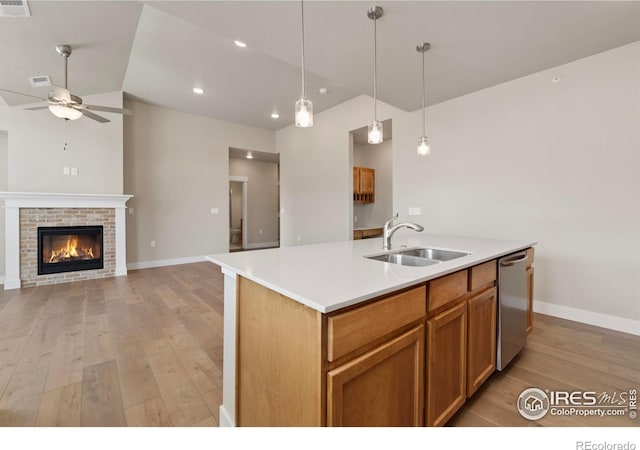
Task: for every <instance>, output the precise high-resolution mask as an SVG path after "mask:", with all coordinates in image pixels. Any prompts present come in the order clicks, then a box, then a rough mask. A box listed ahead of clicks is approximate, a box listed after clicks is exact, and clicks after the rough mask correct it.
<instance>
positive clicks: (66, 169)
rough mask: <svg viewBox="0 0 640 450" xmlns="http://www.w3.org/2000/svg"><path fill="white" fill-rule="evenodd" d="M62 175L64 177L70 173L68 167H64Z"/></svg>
mask: <svg viewBox="0 0 640 450" xmlns="http://www.w3.org/2000/svg"><path fill="white" fill-rule="evenodd" d="M62 173H63V174H65V175H69V174H70V173H71V169H69V168H68V167H65V168H63V169H62Z"/></svg>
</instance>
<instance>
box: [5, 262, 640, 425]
mask: <svg viewBox="0 0 640 450" xmlns="http://www.w3.org/2000/svg"><path fill="white" fill-rule="evenodd" d="M222 283H223V282H222V275H221V273H220V270H219V268H218V267H217V266H215V265H213V264H211V263H207V262H203V263H196V264H188V265H183V266H173V267H162V268H156V269H147V270H137V271H131V272H130V273H129V276H127V277H119V278H111V279H107V280H95V281H84V282H77V283H71V284H61V285H52V286H43V287H37V288H28V289H20V290H13V291H0V425H1V426H216V425H217V424H218V405H219V404H220V402H221V386H222V314H223V284H222ZM534 325H535V327H534V331H533V333H532V334H531V335H530V336H529V342H528V345H527V348H526V349H525V350H524V351H523V352H522V353H521V355H520V356H519V357H517V359H516V360H514V362H513V363H512V364H511V365H510V367H509V368H508V369H507V370H506V371H504V372H502V373H499V372H497V373H494V374H493V375H492V376H491V378H490V379H489V380H488V381H487V382H486V383H485V385H484V386H483V387H482V388H481V389H480V390H479V391H478V392H477V393H476V395H474V397H473V398H472V399H470V400H469V401H468V402H467V403H466V404H465V406H463V407H462V409H461V411H460V412H459V413H458V414H457V415H456V416H454V418H453V419H452V420H451V421H450V422H449V424H448V425H455V426H583V425H584V426H638V425H640V419H636V420H635V421H632V420H630V419H629V418H628V417H608V418H597V417H590V418H580V417H553V416H550V415H547V416H546V417H545V418H543V419H541V420H539V421H537V422H530V421H527V420H525V419H524V418H522V417H521V416H520V415H519V414H518V413H517V411H516V409H515V401H516V398H517V397H518V395H519V394H520V392H521V391H522V390H523V389H525V388H528V387H539V388H541V389H551V390H555V389H569V390H576V389H582V390H592V391H598V392H599V391H607V392H612V391H621V390H628V389H630V388H636V389H640V337H638V336H632V335H628V334H623V333H617V332H614V331H609V330H605V329H602V328H597V327H592V326H588V325H583V324H579V323H576V322H570V321H566V320H561V319H556V318H552V317H548V316H541V315H536V318H535V324H534Z"/></svg>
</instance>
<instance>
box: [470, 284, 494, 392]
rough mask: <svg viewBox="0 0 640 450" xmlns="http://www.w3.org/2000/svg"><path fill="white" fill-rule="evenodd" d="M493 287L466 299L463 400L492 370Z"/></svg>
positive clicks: (476, 388) (474, 390) (475, 389)
mask: <svg viewBox="0 0 640 450" xmlns="http://www.w3.org/2000/svg"><path fill="white" fill-rule="evenodd" d="M496 302H497V290H496V288H491V289H488V290H486V291H484V292H482V293H480V294H478V295H476V296H474V297H471V298H470V299H469V300H467V397H471V396H472V395H473V394H474V393H475V392H476V391H477V390H478V388H479V387H480V386H481V385H482V383H484V382H485V381H486V380H487V378H489V377H490V376H491V374H492V373H493V372H494V370H495V369H496Z"/></svg>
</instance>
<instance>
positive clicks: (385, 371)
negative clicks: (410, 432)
mask: <svg viewBox="0 0 640 450" xmlns="http://www.w3.org/2000/svg"><path fill="white" fill-rule="evenodd" d="M423 352H424V327H423V326H422V325H420V326H417V327H416V328H413V329H412V330H410V331H408V332H406V333H404V334H402V335H400V336H398V337H397V338H395V339H392V340H391V341H389V342H386V343H384V344H382V345H380V346H379V347H377V348H375V349H373V350H371V351H370V352H368V353H366V354H364V355H362V356H360V357H358V358H356V359H354V360H352V361H350V362H348V363H345V364H344V365H342V366H340V367H337V368H336V369H334V370H331V371H329V372H328V374H327V425H329V426H359V427H363V426H366V427H371V426H382V427H390V426H422V425H423V423H424V417H423V409H424V408H423V405H424V403H423V399H424V393H423V392H424V386H423V383H424V377H423V373H424V372H423V360H424V359H423V356H422V355H423V354H424V353H423Z"/></svg>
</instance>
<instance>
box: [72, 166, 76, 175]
mask: <svg viewBox="0 0 640 450" xmlns="http://www.w3.org/2000/svg"><path fill="white" fill-rule="evenodd" d="M71 175H78V168H77V167H72V168H71Z"/></svg>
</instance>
